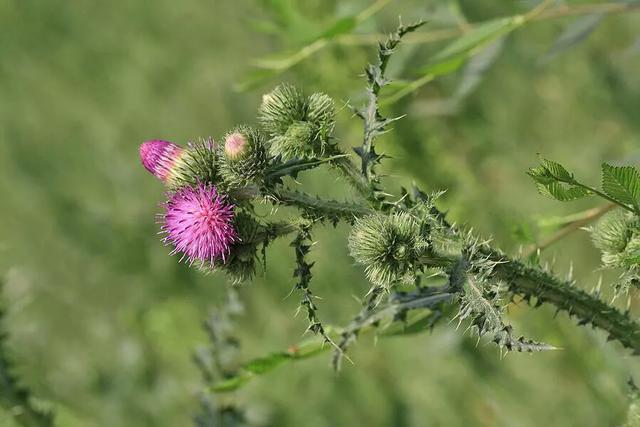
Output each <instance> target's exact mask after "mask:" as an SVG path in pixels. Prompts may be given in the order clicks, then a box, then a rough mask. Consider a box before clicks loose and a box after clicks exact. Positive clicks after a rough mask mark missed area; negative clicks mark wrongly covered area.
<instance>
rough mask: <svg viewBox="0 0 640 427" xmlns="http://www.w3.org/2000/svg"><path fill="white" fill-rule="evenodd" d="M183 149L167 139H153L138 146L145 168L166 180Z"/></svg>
mask: <svg viewBox="0 0 640 427" xmlns="http://www.w3.org/2000/svg"><path fill="white" fill-rule="evenodd" d="M183 154H184V149H183V148H182V147H180V146H179V145H176V144H174V143H172V142H169V141H163V140H159V139H154V140H152V141H146V142H144V143H143V144H142V145H141V146H140V160H141V162H142V165H143V166H144V167H145V169H146V170H148V171H149V172H151V173H152V174H153V175H154V176H156V177H157V178H158V179H160V180H162V181H164V182H166V181H167V180H168V179H169V177H170V175H171V172H172V170H173V168H174V166H175V164H176V162H178V160H179V159H180V157H182V155H183Z"/></svg>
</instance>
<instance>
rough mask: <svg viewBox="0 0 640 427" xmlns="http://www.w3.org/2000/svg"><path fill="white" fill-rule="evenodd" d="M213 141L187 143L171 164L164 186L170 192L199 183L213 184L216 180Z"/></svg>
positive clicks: (215, 156)
mask: <svg viewBox="0 0 640 427" xmlns="http://www.w3.org/2000/svg"><path fill="white" fill-rule="evenodd" d="M217 160H218V159H217V154H216V149H215V143H214V142H213V139H211V138H209V139H207V140H200V141H199V142H196V143H189V144H188V145H187V147H185V148H184V150H183V152H182V154H181V155H180V156H179V157H177V158H176V159H175V161H174V163H173V167H172V170H171V172H170V173H169V174H168V175H167V178H166V184H167V187H168V188H169V189H170V190H176V189H178V188H181V187H184V186H187V185H190V186H194V185H196V184H197V183H199V182H202V183H215V182H217V180H218V161H217Z"/></svg>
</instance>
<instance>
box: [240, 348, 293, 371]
mask: <svg viewBox="0 0 640 427" xmlns="http://www.w3.org/2000/svg"><path fill="white" fill-rule="evenodd" d="M289 359H291V356H290V355H289V354H288V353H273V354H270V355H268V356H266V357H261V358H258V359H254V360H252V361H251V362H249V363H247V364H246V365H244V366H243V369H244V370H245V371H248V372H251V373H252V374H258V375H260V374H264V373H265V372H269V371H271V370H273V369H275V368H277V367H278V366H280V365H282V364H283V363H285V362H286V361H287V360H289Z"/></svg>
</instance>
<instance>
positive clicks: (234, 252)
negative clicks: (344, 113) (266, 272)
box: [140, 85, 349, 282]
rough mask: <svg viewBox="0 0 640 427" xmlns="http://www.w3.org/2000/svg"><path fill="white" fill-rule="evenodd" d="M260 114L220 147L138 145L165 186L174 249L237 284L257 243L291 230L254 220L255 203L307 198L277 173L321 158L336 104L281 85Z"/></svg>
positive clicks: (319, 214)
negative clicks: (290, 191)
mask: <svg viewBox="0 0 640 427" xmlns="http://www.w3.org/2000/svg"><path fill="white" fill-rule="evenodd" d="M259 116H260V125H261V129H256V128H252V127H250V126H244V125H242V126H237V127H235V128H233V129H231V130H230V131H229V132H227V133H226V134H225V135H224V136H223V137H222V139H221V141H222V142H221V143H219V144H217V143H216V142H214V140H213V139H212V138H208V139H205V140H200V141H199V142H196V143H188V144H187V145H186V146H180V145H177V144H175V143H172V142H169V141H164V140H151V141H147V142H145V143H143V144H142V145H141V146H140V159H141V162H142V165H143V166H144V167H145V168H146V169H147V170H148V171H149V172H151V173H152V174H153V175H154V176H155V177H157V178H158V179H159V180H160V181H162V182H163V183H164V184H165V186H166V188H167V201H166V203H165V204H164V209H165V210H164V212H163V213H162V214H161V215H160V220H161V231H162V233H163V234H164V242H165V243H166V244H168V245H170V246H172V247H173V249H172V254H179V255H180V256H181V260H182V259H184V260H186V261H187V262H188V263H189V264H190V265H195V266H197V267H198V268H200V269H201V270H203V271H206V272H208V271H213V270H215V269H223V270H225V271H226V272H227V273H229V274H230V275H231V276H232V278H233V280H234V281H236V282H239V281H244V280H248V279H250V278H251V277H252V276H253V275H254V274H255V270H256V265H257V263H256V258H257V256H258V253H259V249H260V247H261V246H262V247H265V246H266V245H267V244H268V242H269V240H271V239H273V238H275V237H277V235H278V234H279V233H280V232H283V231H285V232H287V230H288V232H291V229H292V227H291V226H290V227H287V226H282V224H281V225H280V226H277V225H274V224H269V223H266V222H264V221H262V220H260V219H259V218H257V217H256V215H255V214H254V213H253V212H254V203H255V202H262V201H264V200H269V201H271V202H274V203H276V204H291V205H292V206H296V207H298V208H301V204H300V201H299V200H298V199H300V198H301V197H302V198H304V197H305V196H304V195H299V194H293V195H291V194H290V195H289V196H287V195H286V193H284V192H283V191H282V190H283V188H284V187H283V182H282V177H283V176H285V175H293V176H295V174H297V173H298V172H300V171H302V170H305V169H311V168H314V167H316V166H318V165H319V164H321V163H323V161H324V160H323V159H322V157H323V156H324V155H325V154H328V150H327V147H328V146H329V144H331V142H330V141H331V133H332V131H333V127H334V120H335V109H334V103H333V100H332V99H331V98H330V97H329V96H327V95H324V94H321V93H315V94H313V95H311V96H309V97H308V98H307V97H305V96H304V95H303V94H302V92H301V91H300V90H298V89H297V88H295V87H294V86H291V85H281V86H278V87H277V88H275V89H274V90H273V91H272V92H271V93H269V94H267V95H265V96H264V100H263V104H262V106H261V107H260V112H259ZM333 154H335V153H333ZM303 206H306V205H304V204H303ZM306 209H307V210H306V213H307V214H309V215H310V216H312V217H314V218H320V219H323V218H326V217H328V212H327V211H326V209H324V210H323V207H322V206H315V207H313V206H312V207H308V208H306ZM312 211H313V212H312ZM346 214H349V213H348V212H347V213H346ZM331 218H334V219H335V216H331Z"/></svg>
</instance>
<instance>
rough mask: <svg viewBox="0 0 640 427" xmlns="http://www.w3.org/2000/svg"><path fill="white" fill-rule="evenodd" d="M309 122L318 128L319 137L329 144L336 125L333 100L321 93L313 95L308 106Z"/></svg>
mask: <svg viewBox="0 0 640 427" xmlns="http://www.w3.org/2000/svg"><path fill="white" fill-rule="evenodd" d="M307 121H309V122H311V123H313V124H314V125H315V126H316V127H317V129H318V137H319V138H320V139H321V140H322V141H323V142H325V143H328V142H329V138H330V136H331V133H332V132H333V128H334V127H335V123H336V109H335V106H334V103H333V99H332V98H331V97H330V96H328V95H325V94H324V93H320V92H317V93H314V94H313V95H311V96H310V97H309V100H308V106H307Z"/></svg>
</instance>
